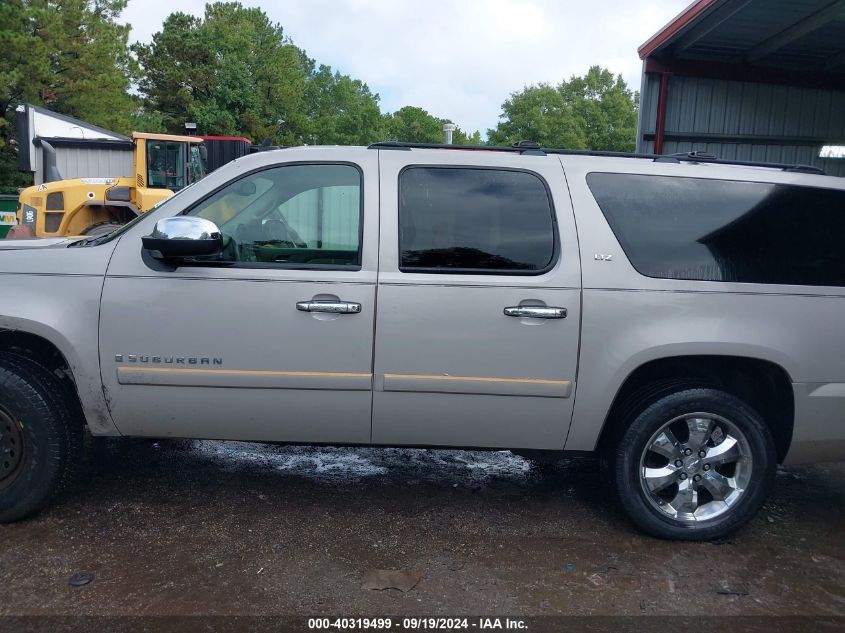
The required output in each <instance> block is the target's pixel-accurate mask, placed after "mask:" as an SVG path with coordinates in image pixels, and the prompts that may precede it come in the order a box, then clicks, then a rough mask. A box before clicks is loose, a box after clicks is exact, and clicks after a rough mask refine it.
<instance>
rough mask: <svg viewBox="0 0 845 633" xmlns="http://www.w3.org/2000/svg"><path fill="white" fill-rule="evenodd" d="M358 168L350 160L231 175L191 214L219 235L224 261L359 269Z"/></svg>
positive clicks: (359, 203) (359, 195) (359, 188)
mask: <svg viewBox="0 0 845 633" xmlns="http://www.w3.org/2000/svg"><path fill="white" fill-rule="evenodd" d="M361 209H362V207H361V173H360V171H359V170H358V169H357V168H355V167H352V166H350V165H331V164H319V165H285V166H280V167H274V168H272V169H265V170H263V171H260V172H256V173H254V174H250V175H248V176H246V177H244V178H241V179H239V180H236V181H235V182H232V183H230V184H229V185H227V186H225V187H224V188H223V189H221V190H220V191H218V192H217V193H215V194H214V195H212V196H211V197H210V198H207V199H206V200H204V201H203V202H201V203H200V204H199V205H198V206H197V207H195V208H194V209H192V210H191V211H190V212H189V215H196V216H198V217H201V218H205V219H207V220H211V221H212V222H214V223H215V224H216V225H217V226H218V227H219V228H220V231H221V232H222V233H223V238H224V250H223V254H222V256H221V257H220V259H222V260H223V261H230V262H244V263H254V264H261V265H278V266H281V267H305V268H309V267H310V268H316V267H341V268H346V267H355V268H358V267H360V263H361Z"/></svg>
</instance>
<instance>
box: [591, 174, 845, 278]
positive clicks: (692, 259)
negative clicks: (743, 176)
mask: <svg viewBox="0 0 845 633" xmlns="http://www.w3.org/2000/svg"><path fill="white" fill-rule="evenodd" d="M587 184H588V185H589V187H590V190H591V191H592V192H593V196H595V199H596V201H597V202H598V204H599V206H600V207H601V210H602V212H603V213H604V215H605V217H606V218H607V221H608V223H609V224H610V226H611V228H612V229H613V232H614V233H615V234H616V237H617V238H618V239H619V241H620V243H621V245H622V248H623V249H624V251H625V254H626V255H627V256H628V259H629V260H630V261H631V263H632V264H633V266H634V267H635V268H636V269H637V270H638V271H639V272H640V273H641V274H643V275H647V276H649V277H660V278H667V279H689V280H700V281H726V282H741V283H762V284H795V285H810V286H845V248H843V243H845V191H842V190H837V189H821V188H816V187H801V186H794V185H781V184H774V183H761V182H746V181H728V180H711V179H704V178H682V177H677V176H649V175H641V174H606V173H593V174H589V175H588V176H587Z"/></svg>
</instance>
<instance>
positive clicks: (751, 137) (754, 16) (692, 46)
mask: <svg viewBox="0 0 845 633" xmlns="http://www.w3.org/2000/svg"><path fill="white" fill-rule="evenodd" d="M639 55H640V58H641V59H642V60H643V79H642V87H641V95H642V98H641V103H640V106H641V107H640V120H639V126H638V127H639V130H638V133H637V150H638V151H640V152H646V153H655V154H672V153H676V152H689V151H706V152H708V153H711V154H714V155H716V156H717V157H719V158H728V159H736V160H753V161H765V162H779V163H792V164H804V165H813V166H816V167H820V168H822V169H824V170H825V172H827V173H828V174H832V175H838V176H845V155H843V156H842V157H841V158H832V157H831V158H822V157H821V155H825V156H831V155H835V154H836V153H837V151H838V152H839V153H842V152H843V151H845V150H843V149H840V150H836V149H833V150H832V149H830V148H831V146H834V147H836V146H839V147H840V148H842V147H843V146H845V0H837V1H835V2H834V1H831V0H697V1H696V2H693V3H692V4H691V5H690V6H689V7H687V9H685V10H684V11H683V12H682V13H681V14H680V15H679V16H678V17H676V18H675V19H674V20H672V21H671V22H670V23H669V24H667V25H666V26H665V27H663V29H661V30H660V31H659V32H658V33H656V34H655V35H654V36H653V37H652V38H651V39H649V40H648V41H647V42H646V43H645V44H643V45H642V46H641V47H640V49H639ZM823 148H825V149H824V151H823Z"/></svg>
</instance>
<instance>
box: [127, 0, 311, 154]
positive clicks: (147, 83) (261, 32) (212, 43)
mask: <svg viewBox="0 0 845 633" xmlns="http://www.w3.org/2000/svg"><path fill="white" fill-rule="evenodd" d="M133 51H134V52H135V54H136V55H137V57H138V61H139V62H140V64H141V67H142V68H143V75H142V77H141V80H140V82H139V88H140V90H141V92H142V93H143V94H144V95H145V97H146V100H145V108H146V110H147V111H148V112H159V113H160V115H161V121H162V123H163V125H164V127H165V129H167V130H168V131H170V132H173V133H180V132H183V131H184V124H185V122H186V121H194V122H196V124H197V126H198V127H199V129H200V131H201V132H202V133H203V134H219V135H228V136H234V135H243V136H248V137H250V138H252V139H253V140H255V141H261V140H263V139H265V138H271V139H273V141H274V142H276V143H281V144H293V143H296V142H298V141H299V140H300V138H299V136H300V135H301V132H302V131H303V130H304V129H305V119H304V111H305V89H306V78H307V74H308V67H309V65H310V60H308V59H307V58H306V57H305V56H304V55H303V54H302V51H300V50H299V49H298V48H297V47H296V46H294V45H293V44H291V43H290V41H289V40H287V38H285V36H284V32H283V30H282V27H281V26H280V25H279V24H273V23H272V22H270V20H269V18H268V17H267V15H266V14H265V13H264V12H263V11H262V10H261V9H258V8H245V7H243V6H242V5H241V4H239V3H237V2H225V3H224V2H218V3H214V4H209V5H206V8H205V16H204V17H203V18H196V17H193V16H190V15H186V14H184V13H173V14H171V15H170V16H168V18H167V19H166V20H165V21H164V25H163V26H162V29H161V31H159V32H158V33H156V34H155V35H154V36H153V39H152V42H151V43H150V44H148V45H144V44H136V45H135V46H133Z"/></svg>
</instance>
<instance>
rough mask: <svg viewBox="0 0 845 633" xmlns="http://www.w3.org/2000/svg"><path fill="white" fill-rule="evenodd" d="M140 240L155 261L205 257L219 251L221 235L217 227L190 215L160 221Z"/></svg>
mask: <svg viewBox="0 0 845 633" xmlns="http://www.w3.org/2000/svg"><path fill="white" fill-rule="evenodd" d="M141 241H142V242H143V244H144V249H146V250H147V251H149V252H150V255H152V256H153V257H154V258H156V259H184V258H188V257H206V256H210V255H217V254H218V253H220V251H222V250H223V235H222V234H221V233H220V229H219V228H217V225H216V224H215V223H214V222H212V221H210V220H206V219H204V218H197V217H194V216H190V215H177V216H175V217H172V218H162V219H161V220H159V221H158V222H156V224H155V228H154V229H153V232H152V233H151V234H150V235H148V236H146V237H142V238H141Z"/></svg>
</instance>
